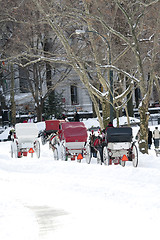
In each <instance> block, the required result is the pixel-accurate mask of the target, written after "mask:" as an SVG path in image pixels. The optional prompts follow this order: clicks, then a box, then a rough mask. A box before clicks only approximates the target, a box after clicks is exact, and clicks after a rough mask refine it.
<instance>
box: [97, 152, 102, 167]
mask: <svg viewBox="0 0 160 240" xmlns="http://www.w3.org/2000/svg"><path fill="white" fill-rule="evenodd" d="M97 164H101V165H102V161H101V155H100V152H99V151H98V152H97Z"/></svg>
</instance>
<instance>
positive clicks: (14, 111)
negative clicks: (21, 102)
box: [10, 63, 16, 126]
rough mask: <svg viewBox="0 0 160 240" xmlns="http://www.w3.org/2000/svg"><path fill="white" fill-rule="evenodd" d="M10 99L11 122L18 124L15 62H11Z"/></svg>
mask: <svg viewBox="0 0 160 240" xmlns="http://www.w3.org/2000/svg"><path fill="white" fill-rule="evenodd" d="M10 99H11V124H12V125H13V126H15V124H16V104H15V100H14V70H13V64H12V63H11V88H10Z"/></svg>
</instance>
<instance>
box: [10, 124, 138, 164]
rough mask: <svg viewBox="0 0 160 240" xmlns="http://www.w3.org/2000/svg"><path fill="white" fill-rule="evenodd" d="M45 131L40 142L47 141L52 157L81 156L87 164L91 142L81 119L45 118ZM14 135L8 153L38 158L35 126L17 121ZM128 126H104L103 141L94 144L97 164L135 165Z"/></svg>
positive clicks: (57, 158)
mask: <svg viewBox="0 0 160 240" xmlns="http://www.w3.org/2000/svg"><path fill="white" fill-rule="evenodd" d="M45 126H46V128H45V130H44V131H43V132H41V134H40V135H41V140H42V144H45V143H46V142H47V141H48V142H49V147H50V148H51V149H52V151H53V154H54V159H55V160H59V159H61V160H68V158H70V159H71V160H75V159H76V160H77V161H79V162H81V160H82V159H83V158H85V160H86V162H87V163H88V164H89V163H90V162H91V160H92V156H91V155H92V152H91V145H90V142H89V139H88V131H87V129H86V127H85V125H84V123H83V122H65V121H62V120H47V121H45ZM15 132H16V137H15V138H14V139H13V140H12V143H11V156H12V157H13V154H15V156H16V157H22V156H27V154H28V153H31V154H32V155H33V153H36V154H37V157H40V143H39V140H38V138H37V137H38V132H37V130H36V125H35V124H31V123H20V124H16V126H15ZM132 139H133V135H132V128H130V127H121V128H108V130H107V132H106V134H105V136H104V139H103V141H101V143H100V144H99V145H98V147H97V146H95V151H96V158H97V163H99V164H103V163H104V164H106V165H111V164H120V165H122V166H123V167H124V166H125V163H126V162H127V161H132V162H133V166H134V167H137V165H138V151H137V147H136V145H135V142H133V141H132Z"/></svg>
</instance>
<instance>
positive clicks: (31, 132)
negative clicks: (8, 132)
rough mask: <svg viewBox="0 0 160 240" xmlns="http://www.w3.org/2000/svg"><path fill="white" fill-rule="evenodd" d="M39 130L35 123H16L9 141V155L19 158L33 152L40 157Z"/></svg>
mask: <svg viewBox="0 0 160 240" xmlns="http://www.w3.org/2000/svg"><path fill="white" fill-rule="evenodd" d="M38 134H39V130H38V128H37V126H36V124H35V123H17V124H16V125H15V132H14V133H13V136H12V142H11V157H13V155H15V157H16V158H17V157H18V158H20V157H22V156H27V155H28V154H29V153H30V154H31V156H33V154H34V153H35V154H36V155H37V157H38V158H39V157H40V143H39V140H38Z"/></svg>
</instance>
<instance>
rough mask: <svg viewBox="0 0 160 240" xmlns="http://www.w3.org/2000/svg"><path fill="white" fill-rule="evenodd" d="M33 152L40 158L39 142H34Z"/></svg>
mask: <svg viewBox="0 0 160 240" xmlns="http://www.w3.org/2000/svg"><path fill="white" fill-rule="evenodd" d="M35 152H36V155H37V157H38V158H40V143H39V141H36V142H35Z"/></svg>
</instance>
